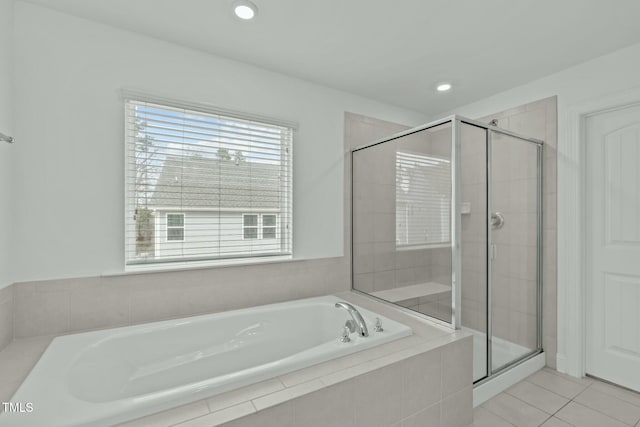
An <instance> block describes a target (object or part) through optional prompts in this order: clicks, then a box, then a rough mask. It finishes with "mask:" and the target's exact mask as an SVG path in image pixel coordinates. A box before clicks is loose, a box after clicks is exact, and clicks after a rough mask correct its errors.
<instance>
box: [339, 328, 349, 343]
mask: <svg viewBox="0 0 640 427" xmlns="http://www.w3.org/2000/svg"><path fill="white" fill-rule="evenodd" d="M350 333H351V331H349V327H348V326H346V325H345V327H344V329H343V330H342V336H341V337H340V342H345V343H346V342H351V338H349V334H350Z"/></svg>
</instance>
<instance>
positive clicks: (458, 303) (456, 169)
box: [349, 115, 544, 385]
mask: <svg viewBox="0 0 640 427" xmlns="http://www.w3.org/2000/svg"><path fill="white" fill-rule="evenodd" d="M446 123H451V294H452V296H451V323H450V324H449V323H446V325H448V326H450V327H452V328H454V329H461V328H462V322H461V314H462V313H461V312H462V283H461V278H462V271H461V270H462V232H461V219H462V185H461V179H460V176H461V174H460V172H461V149H462V140H461V126H462V125H463V124H465V125H471V126H474V127H478V128H482V129H485V131H486V153H487V159H486V174H487V183H486V185H487V188H486V191H487V193H486V194H487V195H486V197H487V222H486V233H487V239H486V240H487V256H486V263H487V269H486V271H487V277H486V287H487V289H486V292H487V306H486V321H487V376H486V377H484V378H481V379H480V380H478V381H476V382H475V384H476V385H477V384H481V383H484V382H485V381H488V380H489V379H491V378H492V377H495V376H496V375H499V374H500V373H502V372H504V371H505V370H508V369H509V368H511V367H513V366H515V365H517V364H520V363H522V362H524V361H526V360H528V359H530V358H532V357H534V356H535V355H537V354H539V353H540V352H542V201H543V197H542V190H543V181H542V168H543V145H544V142H543V141H541V140H539V139H536V138H531V137H528V136H526V135H521V134H519V133H516V132H512V131H509V130H506V129H502V128H499V127H497V126H493V125H490V124H486V123H482V122H479V121H477V120H473V119H468V118H466V117H462V116H459V115H452V116H447V117H444V118H442V119H440V120H436V121H433V122H430V123H427V124H425V125H422V126H419V127H415V128H412V129H409V130H406V131H404V132H399V133H396V134H393V135H391V136H388V137H385V138H382V139H379V140H376V141H373V142H371V143H368V144H364V145H361V146H358V147H356V148H353V149H351V150H350V153H349V155H350V158H349V161H350V167H351V168H350V169H351V183H350V185H351V197H350V199H351V206H350V210H351V212H350V217H351V218H350V220H351V236H350V238H351V242H350V243H351V244H350V260H351V262H350V275H351V290H352V291H354V292H357V293H361V294H364V295H368V296H369V297H372V298H375V299H378V300H379V301H382V302H384V303H387V304H391V305H393V306H395V307H397V308H399V309H401V310H406V311H410V310H409V309H406V308H404V307H401V306H398V305H396V304H394V303H390V302H388V301H385V300H382V299H380V298H377V297H375V296H372V295H370V294H368V293H365V292H361V291H359V290H357V289H355V288H354V283H355V280H354V279H355V277H354V267H353V265H354V251H353V244H354V209H353V206H354V203H353V201H354V192H353V190H354V185H353V163H354V162H353V158H354V153H355V152H357V151H360V150H364V149H367V148H369V147H373V146H376V145H379V144H384V143H385V142H389V141H392V140H395V139H398V138H402V137H404V136H407V135H411V134H414V133H416V132H420V131H423V130H426V129H430V128H434V127H436V126H440V125H443V124H446ZM494 133H499V134H503V135H507V136H510V137H513V138H516V139H518V140H521V141H524V142H527V143H531V144H535V145H536V146H537V150H536V151H537V173H538V179H537V181H538V184H537V187H538V188H537V251H536V257H537V261H536V262H537V266H536V297H537V298H536V305H537V307H536V329H537V330H536V348H535V349H534V350H532V351H531V352H530V353H529V354H526V355H524V356H522V357H520V358H518V359H516V360H514V361H512V362H511V363H508V364H507V365H505V366H503V367H501V368H500V369H498V370H495V371H494V370H493V368H492V354H491V346H492V323H491V322H492V318H491V300H492V295H491V263H492V261H491V253H492V244H493V243H492V239H491V213H492V203H491V196H492V182H491V171H492V167H493V164H492V161H491V154H492V135H493V134H494ZM414 314H415V313H414ZM422 316H425V317H427V318H429V319H432V320H433V321H435V322H437V323H439V324H445V323H443V322H442V321H441V320H438V319H436V318H433V317H430V316H428V315H424V314H423V315H422Z"/></svg>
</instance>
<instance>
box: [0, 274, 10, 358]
mask: <svg viewBox="0 0 640 427" xmlns="http://www.w3.org/2000/svg"><path fill="white" fill-rule="evenodd" d="M11 340H13V287H12V286H7V287H5V288H2V289H0V350H2V349H3V348H5V347H6V346H7V345H9V343H10V342H11Z"/></svg>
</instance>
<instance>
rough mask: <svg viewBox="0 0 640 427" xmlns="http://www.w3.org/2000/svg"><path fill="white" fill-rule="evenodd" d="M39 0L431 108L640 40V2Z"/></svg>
mask: <svg viewBox="0 0 640 427" xmlns="http://www.w3.org/2000/svg"><path fill="white" fill-rule="evenodd" d="M30 1H31V2H32V3H37V4H41V5H43V6H47V7H50V8H54V9H58V10H60V11H64V12H68V13H71V14H74V15H78V16H81V17H85V18H88V19H92V20H95V21H99V22H103V23H105V24H109V25H113V26H116V27H120V28H124V29H128V30H132V31H136V32H138V33H142V34H146V35H149V36H153V37H156V38H159V39H164V40H167V41H171V42H175V43H179V44H181V45H184V46H189V47H192V48H195V49H199V50H202V51H205V52H210V53H213V54H216V55H221V56H226V57H229V58H233V59H236V60H239V61H244V62H248V63H251V64H255V65H258V66H261V67H264V68H267V69H270V70H274V71H277V72H281V73H284V74H287V75H290V76H295V77H299V78H302V79H305V80H309V81H313V82H317V83H320V84H324V85H327V86H331V87H334V88H338V89H342V90H345V91H349V92H352V93H356V94H359V95H363V96H366V97H369V98H374V99H378V100H381V101H384V102H388V103H391V104H395V105H398V106H402V107H406V108H409V109H413V110H417V111H421V112H424V113H426V114H427V115H434V114H437V113H440V112H444V111H448V110H451V109H453V108H455V107H456V106H460V105H464V104H466V103H469V102H472V101H474V100H478V99H481V98H484V97H486V96H489V95H492V94H495V93H498V92H500V91H503V90H506V89H509V88H511V87H514V86H517V85H520V84H523V83H526V82H529V81H532V80H535V79H537V78H540V77H543V76H545V75H549V74H552V73H554V72H557V71H559V70H562V69H564V68H567V67H569V66H571V65H574V64H577V63H580V62H583V61H586V60H588V59H591V58H595V57H597V56H600V55H603V54H605V53H608V52H611V51H613V50H616V49H619V48H622V47H625V46H628V45H631V44H635V43H638V42H640V1H639V0H607V1H604V0H316V1H311V0H253V1H254V3H256V4H257V5H258V8H259V13H258V16H257V19H256V20H254V21H253V22H241V21H239V20H238V19H236V18H234V17H233V15H232V12H231V3H232V0H30ZM443 80H447V81H451V82H452V83H453V84H454V90H453V91H451V92H450V93H446V94H441V93H436V92H435V91H434V86H435V84H436V83H437V82H439V81H443Z"/></svg>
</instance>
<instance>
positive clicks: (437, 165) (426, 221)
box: [396, 151, 451, 249]
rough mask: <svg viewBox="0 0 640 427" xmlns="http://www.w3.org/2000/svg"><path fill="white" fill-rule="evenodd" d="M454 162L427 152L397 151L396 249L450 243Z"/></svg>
mask: <svg viewBox="0 0 640 427" xmlns="http://www.w3.org/2000/svg"><path fill="white" fill-rule="evenodd" d="M450 188H451V169H450V160H449V159H445V158H441V157H437V156H432V155H425V154H424V153H412V152H402V151H398V152H396V246H397V247H398V248H407V249H410V248H420V247H425V246H437V245H445V244H449V241H450V235H449V230H450V226H449V224H450V219H451V190H450Z"/></svg>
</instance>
